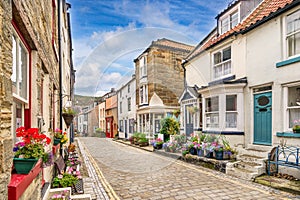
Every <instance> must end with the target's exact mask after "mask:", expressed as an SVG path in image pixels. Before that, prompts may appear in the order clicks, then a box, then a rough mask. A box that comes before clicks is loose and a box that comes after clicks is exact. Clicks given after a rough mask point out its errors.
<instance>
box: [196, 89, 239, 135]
mask: <svg viewBox="0 0 300 200" xmlns="http://www.w3.org/2000/svg"><path fill="white" fill-rule="evenodd" d="M230 95H236V111H226V96H230ZM213 97H218V98H219V110H218V111H213V112H207V111H206V101H207V99H208V98H213ZM202 101H203V104H202V109H203V111H204V112H203V113H202V115H203V129H204V130H208V131H209V130H212V131H243V127H244V124H243V123H244V122H243V101H244V100H243V93H239V92H238V93H236V92H233V93H222V94H217V95H212V96H204V97H203V98H202ZM227 113H236V115H237V116H236V127H227V126H226V114H227ZM208 114H218V120H219V121H218V127H209V126H208V123H207V118H206V117H207V115H208Z"/></svg>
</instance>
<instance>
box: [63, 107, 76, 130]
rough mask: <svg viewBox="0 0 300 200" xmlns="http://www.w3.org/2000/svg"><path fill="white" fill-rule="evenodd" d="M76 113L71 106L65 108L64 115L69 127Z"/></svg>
mask: <svg viewBox="0 0 300 200" xmlns="http://www.w3.org/2000/svg"><path fill="white" fill-rule="evenodd" d="M75 114H76V113H75V111H74V110H73V109H72V108H71V107H67V108H63V112H62V116H63V118H64V120H65V123H66V125H67V127H68V128H69V126H70V124H71V123H72V121H73V118H74V116H75Z"/></svg>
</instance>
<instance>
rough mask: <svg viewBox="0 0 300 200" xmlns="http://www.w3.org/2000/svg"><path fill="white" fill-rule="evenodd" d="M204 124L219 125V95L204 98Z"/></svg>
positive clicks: (215, 126)
mask: <svg viewBox="0 0 300 200" xmlns="http://www.w3.org/2000/svg"><path fill="white" fill-rule="evenodd" d="M205 115H206V126H207V127H211V128H218V127H219V97H218V96H216V97H210V98H206V100H205Z"/></svg>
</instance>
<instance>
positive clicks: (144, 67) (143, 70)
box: [139, 56, 147, 78]
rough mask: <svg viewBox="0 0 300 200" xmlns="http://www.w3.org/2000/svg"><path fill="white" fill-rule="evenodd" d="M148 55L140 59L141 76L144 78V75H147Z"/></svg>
mask: <svg viewBox="0 0 300 200" xmlns="http://www.w3.org/2000/svg"><path fill="white" fill-rule="evenodd" d="M146 58H147V57H146V56H143V57H142V58H141V59H140V61H139V64H140V78H143V77H144V76H147V59H146Z"/></svg>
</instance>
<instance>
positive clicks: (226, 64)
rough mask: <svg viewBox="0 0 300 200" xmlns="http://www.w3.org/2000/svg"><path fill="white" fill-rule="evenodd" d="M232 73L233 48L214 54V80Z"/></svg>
mask: <svg viewBox="0 0 300 200" xmlns="http://www.w3.org/2000/svg"><path fill="white" fill-rule="evenodd" d="M230 73H231V47H227V48H225V49H222V50H221V51H218V52H216V53H214V54H213V79H217V78H220V77H222V76H226V75H228V74H230Z"/></svg>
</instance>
